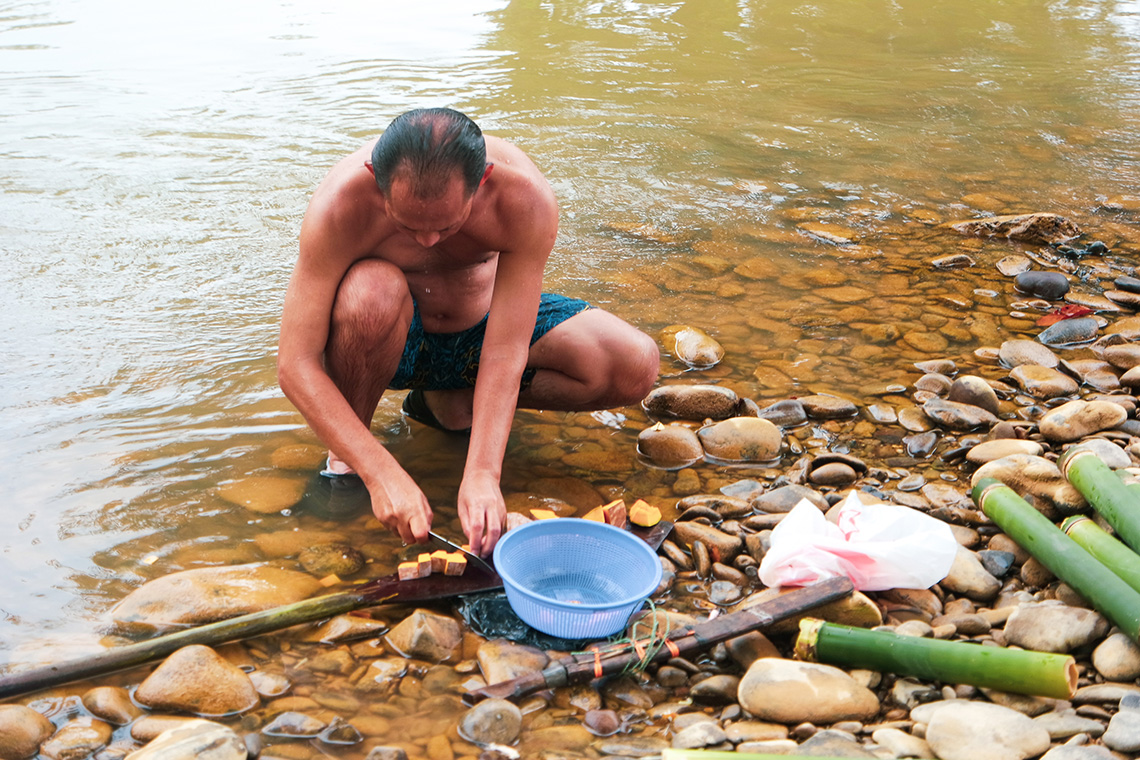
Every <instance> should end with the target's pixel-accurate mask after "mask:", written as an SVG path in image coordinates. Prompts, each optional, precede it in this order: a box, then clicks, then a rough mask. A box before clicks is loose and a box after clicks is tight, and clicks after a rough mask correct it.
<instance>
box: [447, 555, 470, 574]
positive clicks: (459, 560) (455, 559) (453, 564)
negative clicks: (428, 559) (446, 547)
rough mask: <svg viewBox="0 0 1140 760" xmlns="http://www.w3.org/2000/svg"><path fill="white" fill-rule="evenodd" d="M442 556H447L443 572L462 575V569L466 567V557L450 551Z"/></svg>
mask: <svg viewBox="0 0 1140 760" xmlns="http://www.w3.org/2000/svg"><path fill="white" fill-rule="evenodd" d="M444 556H445V557H447V564H446V565H444V568H443V574H444V575H463V571H464V570H466V569H467V558H466V557H464V556H463V555H462V554H460V553H459V552H452V553H451V554H446V555H444Z"/></svg>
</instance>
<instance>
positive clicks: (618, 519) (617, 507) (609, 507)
mask: <svg viewBox="0 0 1140 760" xmlns="http://www.w3.org/2000/svg"><path fill="white" fill-rule="evenodd" d="M602 516H603V517H604V518H605V521H606V523H608V524H609V525H612V526H614V527H615V528H624V527H625V518H626V511H625V502H624V501H622V500H621V499H614V500H613V501H611V502H610V503H609V504H606V505H605V506H604V507H602Z"/></svg>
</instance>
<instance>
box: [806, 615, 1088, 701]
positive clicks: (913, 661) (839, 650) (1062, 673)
mask: <svg viewBox="0 0 1140 760" xmlns="http://www.w3.org/2000/svg"><path fill="white" fill-rule="evenodd" d="M796 657H798V658H799V659H801V660H806V661H808V662H823V663H827V664H829V665H840V666H842V667H849V668H866V669H868V670H876V671H879V672H882V673H894V674H896V675H904V676H915V677H916V678H925V679H927V680H930V681H941V682H943V683H948V684H960V683H961V684H970V685H971V686H980V687H983V688H987V689H997V690H998V691H1005V692H1012V693H1014V694H1029V695H1032V696H1035V697H1052V698H1054V699H1072V698H1073V694H1075V693H1076V690H1077V663H1076V662H1075V661H1074V660H1073V658H1072V657H1070V656H1069V655H1062V654H1050V653H1047V652H1030V651H1027V650H1022V649H1006V648H1004V647H990V646H982V645H980V644H969V643H966V642H961V641H943V640H941V639H926V638H920V637H918V636H902V635H900V634H897V633H893V632H891V631H869V630H867V629H865V628H852V627H851V626H847V625H836V624H834V623H827V622H824V621H823V620H817V619H815V618H805V619H803V620H801V621H800V635H799V637H798V638H797V639H796Z"/></svg>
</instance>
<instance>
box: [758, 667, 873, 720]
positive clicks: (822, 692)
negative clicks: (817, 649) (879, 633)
mask: <svg viewBox="0 0 1140 760" xmlns="http://www.w3.org/2000/svg"><path fill="white" fill-rule="evenodd" d="M737 698H738V699H739V701H740V705H741V707H743V708H744V709H745V710H747V711H748V712H749V713H750V714H751V715H752V716H753V717H755V718H756V719H757V720H761V721H772V722H775V723H784V724H789V725H795V724H799V723H803V722H805V721H806V722H811V723H816V724H820V723H824V724H827V723H835V722H837V721H841V720H867V719H869V718H872V717H874V716H875V715H876V714H878V712H879V700H878V698H877V697H876V696H875V693H874V692H873V691H871V690H870V689H868V688H866V687H865V686H861V685H860V684H859V683H858V682H857V681H856V680H855V679H853V678H852V677H851V676H849V675H847V673H845V672H843V671H842V670H840V669H839V668H835V667H832V666H830V665H820V664H817V663H810V662H798V661H795V660H784V659H780V658H774V657H766V658H764V659H760V660H757V661H756V662H754V663H752V666H751V667H749V668H748V672H746V673H745V674H744V678H742V679H741V681H740V688H739V690H738V693H737Z"/></svg>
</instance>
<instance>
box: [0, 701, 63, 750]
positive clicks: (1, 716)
mask: <svg viewBox="0 0 1140 760" xmlns="http://www.w3.org/2000/svg"><path fill="white" fill-rule="evenodd" d="M54 731H55V726H54V725H52V722H51V721H50V720H48V719H47V718H46V717H44V715H43V714H41V713H39V712H37V711H35V710H33V709H32V708H30V707H25V706H24V705H0V757H4V758H13V760H23V758H26V757H32V756H33V755H35V754H36V753H37V752H39V749H40V745H41V744H43V743H44V742H45V741H47V739H48V737H50V736H51V735H52V733H53V732H54Z"/></svg>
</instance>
